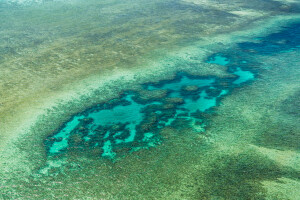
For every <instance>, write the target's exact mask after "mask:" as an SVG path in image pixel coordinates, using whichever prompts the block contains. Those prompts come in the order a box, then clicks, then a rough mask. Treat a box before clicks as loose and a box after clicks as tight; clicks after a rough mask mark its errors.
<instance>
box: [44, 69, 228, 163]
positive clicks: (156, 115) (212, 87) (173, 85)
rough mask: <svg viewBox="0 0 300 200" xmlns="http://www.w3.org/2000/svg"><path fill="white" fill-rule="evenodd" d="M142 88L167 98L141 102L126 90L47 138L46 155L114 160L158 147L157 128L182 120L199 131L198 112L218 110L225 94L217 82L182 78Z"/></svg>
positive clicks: (208, 78) (194, 77) (214, 80)
mask: <svg viewBox="0 0 300 200" xmlns="http://www.w3.org/2000/svg"><path fill="white" fill-rule="evenodd" d="M144 88H145V89H144V90H145V91H144V92H147V91H148V92H153V91H159V90H164V91H166V92H167V94H166V96H165V97H163V98H157V99H155V98H154V99H153V98H151V99H146V100H145V99H143V100H142V99H141V96H140V94H139V93H138V92H133V91H127V92H125V93H124V94H123V95H122V96H121V97H120V98H119V99H113V100H110V101H108V102H106V103H104V104H99V105H96V106H94V107H92V108H90V109H87V110H86V111H84V112H83V113H80V114H77V115H75V116H74V117H73V118H72V119H71V120H70V121H69V122H67V123H65V124H64V125H63V127H62V128H60V130H59V131H58V132H57V133H55V134H54V135H52V136H50V137H48V138H47V140H46V141H45V144H46V146H47V148H48V155H49V156H55V155H60V154H63V153H64V152H66V151H70V150H72V151H74V149H76V151H84V150H85V149H86V148H99V149H100V152H101V154H100V155H99V156H102V157H106V158H110V159H113V158H115V157H117V156H118V154H117V152H118V151H125V150H124V149H126V150H127V151H128V152H130V151H136V150H139V149H142V148H149V147H153V146H156V145H157V144H160V143H161V142H162V139H161V137H160V134H159V133H160V131H161V129H162V128H164V127H166V126H171V125H172V123H173V122H174V121H176V120H186V121H187V122H188V123H187V124H189V126H191V127H193V128H195V130H196V131H203V128H204V126H205V125H204V124H203V123H202V124H201V122H202V119H201V117H200V116H201V113H202V112H207V111H209V110H210V109H211V108H213V107H215V106H217V102H218V100H219V98H221V97H222V96H224V95H225V94H227V92H228V90H227V89H224V88H222V86H220V85H218V84H217V81H216V78H212V77H198V76H190V75H188V74H185V73H179V74H178V75H177V76H176V77H175V79H174V80H169V81H161V82H159V83H157V84H153V83H148V84H145V85H144ZM197 113H198V115H197ZM197 116H198V117H197ZM196 124H197V125H196Z"/></svg>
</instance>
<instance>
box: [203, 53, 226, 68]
mask: <svg viewBox="0 0 300 200" xmlns="http://www.w3.org/2000/svg"><path fill="white" fill-rule="evenodd" d="M229 62H230V60H229V59H228V58H226V57H225V56H220V55H216V56H214V57H212V58H211V59H210V60H208V61H207V63H211V64H218V65H223V66H225V65H227V64H228V63H229Z"/></svg>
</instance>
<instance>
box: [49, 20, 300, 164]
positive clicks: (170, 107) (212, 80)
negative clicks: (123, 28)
mask: <svg viewBox="0 0 300 200" xmlns="http://www.w3.org/2000/svg"><path fill="white" fill-rule="evenodd" d="M292 27H294V26H292ZM295 27H296V28H286V29H285V30H283V31H282V32H279V33H276V34H271V35H269V36H267V37H264V38H260V40H259V41H256V42H255V43H249V42H245V43H239V44H238V45H237V47H236V48H235V49H231V50H228V51H226V52H220V53H217V54H213V55H211V56H210V57H208V59H207V60H206V61H205V62H207V63H211V64H217V65H222V66H226V67H227V69H228V72H229V73H231V74H232V75H234V76H235V77H234V78H223V79H222V78H217V77H201V76H192V75H189V74H187V73H184V72H179V73H178V74H177V75H176V76H175V78H174V79H173V80H162V81H160V82H158V83H146V84H144V85H143V89H142V91H126V92H124V93H123V94H122V95H121V96H120V98H118V99H112V100H109V101H107V102H105V103H102V104H98V105H95V106H94V107H92V108H89V109H87V110H86V111H84V112H82V113H79V114H77V115H75V116H73V117H72V119H71V120H70V121H68V122H66V123H65V124H64V125H63V126H62V127H61V128H60V129H59V130H58V131H57V132H56V133H54V134H53V135H51V136H49V137H48V138H47V139H46V140H45V145H46V147H47V154H48V156H49V158H54V159H55V157H57V156H62V155H64V153H66V152H69V151H72V152H77V151H86V150H90V149H98V152H99V153H98V156H99V158H100V157H103V158H109V159H115V158H117V157H122V156H124V155H126V154H127V153H130V152H133V151H137V150H139V149H143V148H150V147H155V146H156V145H158V144H160V143H161V142H163V139H162V137H161V135H160V133H161V130H162V129H163V128H165V127H167V126H176V124H178V123H176V122H180V121H182V120H184V123H179V124H181V126H186V127H190V128H193V129H194V130H195V131H196V132H203V131H204V130H205V129H204V128H205V123H204V121H205V119H204V118H203V116H204V115H203V114H202V113H210V112H213V108H214V107H216V106H218V104H219V102H220V99H221V98H222V97H224V96H225V95H227V94H229V93H230V92H231V90H233V89H234V88H236V87H240V86H241V85H244V84H248V83H251V81H252V80H254V79H255V77H256V73H258V72H257V71H256V70H255V68H254V67H253V66H256V65H259V63H255V56H256V55H257V54H260V55H266V54H271V53H276V52H279V51H293V50H295V48H298V47H299V37H298V35H299V34H298V32H299V30H300V29H299V27H300V26H297V24H296V25H295ZM291 34H292V35H296V37H291V38H289V40H288V41H286V40H284V42H282V40H283V38H285V37H286V36H290V35H291ZM274 43H276V45H275V47H276V48H275V49H273V46H274ZM286 43H288V44H289V45H286ZM253 49H254V50H255V51H253ZM227 55H230V56H227ZM153 92H161V93H164V94H165V95H162V96H160V97H155V98H153V96H151V95H149V96H151V97H147V95H146V96H145V95H144V96H143V94H145V93H146V94H151V93H153ZM154 96H155V95H154Z"/></svg>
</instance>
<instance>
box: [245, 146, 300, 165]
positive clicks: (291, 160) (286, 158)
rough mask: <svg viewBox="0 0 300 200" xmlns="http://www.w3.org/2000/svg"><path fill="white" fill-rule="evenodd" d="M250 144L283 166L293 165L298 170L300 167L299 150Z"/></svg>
mask: <svg viewBox="0 0 300 200" xmlns="http://www.w3.org/2000/svg"><path fill="white" fill-rule="evenodd" d="M250 146H251V147H253V148H254V149H256V150H257V151H259V152H260V153H262V154H264V155H266V156H268V157H269V158H270V159H272V160H274V161H275V162H277V163H279V164H281V165H283V166H287V167H291V168H294V169H296V170H299V169H300V153H299V152H297V151H291V150H286V151H281V150H276V149H269V148H265V147H259V146H255V145H250Z"/></svg>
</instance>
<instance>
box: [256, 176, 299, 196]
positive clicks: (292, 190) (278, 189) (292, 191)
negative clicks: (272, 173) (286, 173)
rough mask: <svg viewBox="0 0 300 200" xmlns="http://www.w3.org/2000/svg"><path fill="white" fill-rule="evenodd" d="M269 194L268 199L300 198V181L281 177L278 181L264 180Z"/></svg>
mask: <svg viewBox="0 0 300 200" xmlns="http://www.w3.org/2000/svg"><path fill="white" fill-rule="evenodd" d="M262 184H263V185H264V187H265V189H266V190H267V193H268V196H267V198H266V199H268V200H274V199H295V200H296V199H299V197H300V190H299V188H300V182H299V181H296V180H293V179H289V178H280V179H279V180H277V181H263V182H262Z"/></svg>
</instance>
